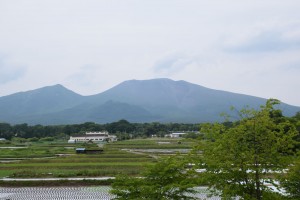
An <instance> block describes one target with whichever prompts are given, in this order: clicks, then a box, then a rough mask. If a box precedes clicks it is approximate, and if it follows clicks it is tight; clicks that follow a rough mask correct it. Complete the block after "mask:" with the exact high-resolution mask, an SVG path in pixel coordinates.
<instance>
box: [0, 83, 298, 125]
mask: <svg viewBox="0 0 300 200" xmlns="http://www.w3.org/2000/svg"><path fill="white" fill-rule="evenodd" d="M265 102H266V99H263V98H259V97H253V96H249V95H243V94H236V93H231V92H225V91H220V90H213V89H209V88H205V87H202V86H199V85H195V84H192V83H188V82H186V81H173V80H170V79H152V80H130V81H125V82H122V83H120V84H119V85H117V86H115V87H113V88H111V89H109V90H107V91H105V92H102V93H100V94H96V95H91V96H82V95H79V94H77V93H75V92H73V91H71V90H68V89H67V88H65V87H63V86H62V85H54V86H47V87H44V88H40V89H36V90H31V91H27V92H20V93H15V94H12V95H8V96H4V97H0V111H1V112H0V121H2V122H8V123H13V124H16V123H28V124H44V125H46V124H73V123H83V122H87V121H92V122H96V123H108V122H113V121H117V120H120V119H126V120H128V121H130V122H153V121H157V122H184V123H198V122H211V121H220V120H222V118H221V117H220V113H222V112H227V113H229V112H230V107H231V106H234V107H235V108H236V109H238V110H239V109H241V108H243V107H245V106H246V105H248V106H250V107H253V108H258V107H259V106H260V105H262V104H264V103H265ZM280 109H282V110H283V113H284V115H287V116H291V115H294V114H295V113H296V112H297V111H300V107H296V106H291V105H287V104H284V103H282V104H281V105H280ZM230 114H234V113H230Z"/></svg>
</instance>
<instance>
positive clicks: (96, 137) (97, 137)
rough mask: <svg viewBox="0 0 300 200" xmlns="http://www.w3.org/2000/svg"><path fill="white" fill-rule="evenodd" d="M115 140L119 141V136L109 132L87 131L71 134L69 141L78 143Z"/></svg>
mask: <svg viewBox="0 0 300 200" xmlns="http://www.w3.org/2000/svg"><path fill="white" fill-rule="evenodd" d="M89 141H92V142H96V143H97V142H103V141H107V142H113V141H117V136H115V135H109V134H108V133H107V132H86V133H85V134H79V135H73V136H70V139H69V140H68V143H78V142H89Z"/></svg>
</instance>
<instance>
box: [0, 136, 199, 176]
mask: <svg viewBox="0 0 300 200" xmlns="http://www.w3.org/2000/svg"><path fill="white" fill-rule="evenodd" d="M193 145H194V142H193V141H191V140H185V139H166V138H154V139H135V140H125V141H119V142H114V143H108V144H104V145H97V144H93V143H92V144H68V143H66V142H64V141H52V142H27V143H8V144H1V146H0V148H1V149H0V151H1V155H0V161H1V163H0V177H1V178H4V177H8V178H56V177H58V178H68V177H82V178H85V177H114V176H116V175H118V174H127V175H130V176H139V174H140V172H141V171H142V170H143V169H144V168H145V167H146V166H148V165H152V164H153V163H155V162H156V161H157V159H158V158H159V157H161V156H166V155H170V154H175V153H176V152H180V151H184V152H187V151H188V150H189V149H191V148H192V146H193ZM99 146H100V147H99ZM78 147H84V148H87V149H103V152H101V153H100V154H76V152H75V149H76V148H78Z"/></svg>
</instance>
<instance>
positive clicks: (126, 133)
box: [0, 120, 200, 140]
mask: <svg viewBox="0 0 300 200" xmlns="http://www.w3.org/2000/svg"><path fill="white" fill-rule="evenodd" d="M199 129H200V125H199V124H183V123H167V124H161V123H158V122H153V123H130V122H128V121H126V120H120V121H118V122H113V123H108V124H97V123H94V122H86V123H83V124H73V125H52V126H43V125H34V126H30V125H28V124H17V125H10V124H8V123H0V138H5V139H8V140H10V139H11V138H13V137H19V138H45V137H54V138H58V139H66V138H68V137H69V136H70V135H73V134H78V133H85V132H96V131H107V132H109V133H112V134H116V135H118V137H119V138H120V139H128V138H135V137H150V136H151V135H157V136H161V137H162V136H164V135H165V134H168V133H169V132H175V131H190V132H193V131H199Z"/></svg>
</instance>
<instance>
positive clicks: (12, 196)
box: [0, 186, 220, 200]
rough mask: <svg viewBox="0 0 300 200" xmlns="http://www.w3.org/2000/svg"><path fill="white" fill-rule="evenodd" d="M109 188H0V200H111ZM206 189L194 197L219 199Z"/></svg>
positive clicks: (202, 189)
mask: <svg viewBox="0 0 300 200" xmlns="http://www.w3.org/2000/svg"><path fill="white" fill-rule="evenodd" d="M110 189H111V187H109V186H99V187H48V188H47V187H21V188H7V187H0V200H20V199H25V200H62V199H63V200H77V199H78V200H99V199H102V200H111V199H113V197H114V195H112V194H110V193H109V190H110ZM205 190H206V188H205V187H199V188H198V191H199V193H198V194H196V195H195V197H197V198H199V199H211V200H219V199H220V198H219V197H211V198H207V196H206V191H205Z"/></svg>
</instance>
